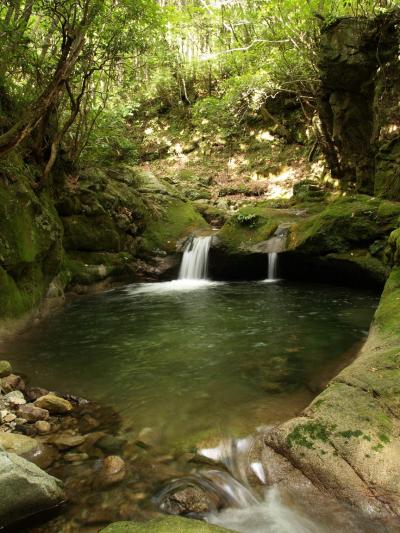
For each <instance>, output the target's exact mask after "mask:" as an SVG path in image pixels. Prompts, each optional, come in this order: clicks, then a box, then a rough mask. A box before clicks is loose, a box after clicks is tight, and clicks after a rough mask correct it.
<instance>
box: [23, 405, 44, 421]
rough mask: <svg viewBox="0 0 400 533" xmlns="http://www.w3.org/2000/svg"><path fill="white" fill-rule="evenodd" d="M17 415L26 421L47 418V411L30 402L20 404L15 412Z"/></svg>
mask: <svg viewBox="0 0 400 533" xmlns="http://www.w3.org/2000/svg"><path fill="white" fill-rule="evenodd" d="M17 414H18V416H20V417H22V418H25V419H26V420H27V421H28V422H36V421H37V420H48V418H49V412H48V411H47V409H41V408H40V407H36V406H35V405H32V404H26V405H21V406H20V407H19V409H18V412H17Z"/></svg>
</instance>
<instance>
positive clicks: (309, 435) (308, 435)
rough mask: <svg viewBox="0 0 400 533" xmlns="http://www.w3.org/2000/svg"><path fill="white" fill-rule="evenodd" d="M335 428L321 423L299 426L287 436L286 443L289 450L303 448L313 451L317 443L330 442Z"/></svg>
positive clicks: (308, 423)
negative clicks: (296, 447) (297, 447)
mask: <svg viewBox="0 0 400 533" xmlns="http://www.w3.org/2000/svg"><path fill="white" fill-rule="evenodd" d="M334 429H335V426H333V425H331V426H329V425H325V424H322V423H320V422H307V423H305V424H299V425H298V426H296V427H295V429H294V430H292V431H291V433H289V435H288V436H287V439H286V442H287V444H288V446H289V448H292V447H293V446H295V445H297V446H303V447H305V448H309V449H313V448H314V444H315V441H321V442H328V441H329V437H330V435H331V434H332V431H333V430H334Z"/></svg>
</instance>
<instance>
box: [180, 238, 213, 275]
mask: <svg viewBox="0 0 400 533" xmlns="http://www.w3.org/2000/svg"><path fill="white" fill-rule="evenodd" d="M211 239H212V237H210V236H208V237H191V239H190V240H189V242H188V244H187V245H186V248H185V251H184V253H183V257H182V264H181V268H180V271H179V279H206V278H207V266H208V252H209V250H210V245H211Z"/></svg>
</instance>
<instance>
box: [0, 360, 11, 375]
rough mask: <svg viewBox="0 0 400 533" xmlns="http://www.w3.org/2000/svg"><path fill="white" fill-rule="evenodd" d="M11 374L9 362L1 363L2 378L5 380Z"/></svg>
mask: <svg viewBox="0 0 400 533" xmlns="http://www.w3.org/2000/svg"><path fill="white" fill-rule="evenodd" d="M11 372H12V367H11V363H10V362H9V361H0V378H5V377H7V376H9V375H10V374H11Z"/></svg>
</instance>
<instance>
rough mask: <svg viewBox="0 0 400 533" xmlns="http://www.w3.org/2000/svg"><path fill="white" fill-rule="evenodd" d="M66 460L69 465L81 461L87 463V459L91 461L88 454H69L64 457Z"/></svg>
mask: <svg viewBox="0 0 400 533" xmlns="http://www.w3.org/2000/svg"><path fill="white" fill-rule="evenodd" d="M64 459H65V461H68V462H69V463H77V462H81V461H86V460H87V459H89V456H88V454H87V453H75V452H67V453H66V454H65V455H64Z"/></svg>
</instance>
